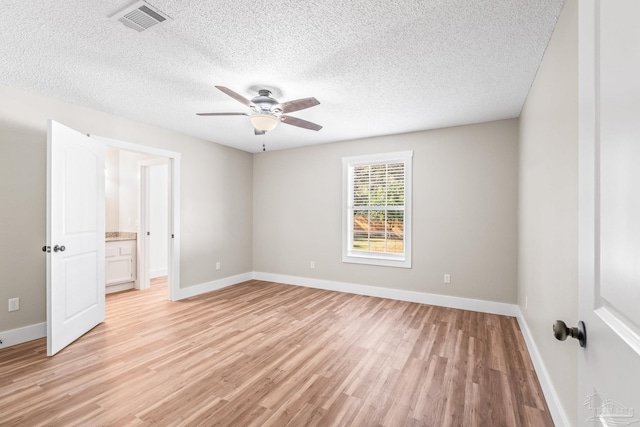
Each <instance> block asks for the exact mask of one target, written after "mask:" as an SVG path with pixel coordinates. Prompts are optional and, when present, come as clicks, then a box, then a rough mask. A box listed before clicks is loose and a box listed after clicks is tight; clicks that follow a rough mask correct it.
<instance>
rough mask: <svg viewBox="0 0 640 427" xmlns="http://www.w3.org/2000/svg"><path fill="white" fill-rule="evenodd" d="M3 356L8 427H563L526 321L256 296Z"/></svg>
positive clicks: (115, 322)
mask: <svg viewBox="0 0 640 427" xmlns="http://www.w3.org/2000/svg"><path fill="white" fill-rule="evenodd" d="M167 293H168V290H167V286H166V281H164V280H163V279H154V280H153V281H152V286H151V289H149V290H147V291H127V292H120V293H115V294H110V295H108V296H107V318H106V320H105V322H103V323H102V324H100V325H98V326H97V327H95V328H94V329H92V330H91V331H89V332H88V333H87V334H85V335H84V336H83V337H81V338H80V339H79V340H78V341H76V342H75V343H73V344H72V345H70V346H69V347H67V348H66V349H64V350H63V351H61V352H60V353H59V354H57V355H56V356H54V357H51V358H48V357H47V356H46V342H45V340H44V339H40V340H35V341H31V342H28V343H25V344H21V345H18V346H14V347H11V348H7V349H3V350H0V378H1V382H0V420H1V422H0V424H2V425H3V426H5V425H6V426H25V425H28V426H34V427H35V426H65V427H66V426H87V425H114V426H158V425H160V426H207V427H208V426H260V427H262V426H278V427H281V426H295V427H297V426H346V425H349V426H366V427H396V426H438V427H440V426H479V427H483V426H536V427H537V426H552V425H553V422H552V420H551V417H550V415H549V411H548V408H547V406H546V403H545V401H544V398H543V395H542V391H541V389H540V385H539V383H538V380H537V377H536V375H535V371H534V369H533V364H532V363H531V360H530V357H529V355H528V353H527V350H526V346H525V343H524V339H523V338H522V334H521V332H520V329H519V327H518V324H517V321H516V319H515V318H511V317H505V316H496V315H490V314H484V313H477V312H471V311H464V310H456V309H451V308H445V307H436V306H429V305H424V304H416V303H408V302H403V301H396V300H388V299H382V298H373V297H367V296H362V295H353V294H345V293H338V292H331V291H325V290H318V289H310V288H305V287H296V286H289V285H282V284H277V283H271V282H262V281H254V280H252V281H248V282H245V283H242V284H239V285H235V286H232V287H229V288H224V289H220V290H218V291H215V292H211V293H208V294H205V295H200V296H197V297H193V298H189V299H186V300H183V301H178V302H170V301H168V300H167Z"/></svg>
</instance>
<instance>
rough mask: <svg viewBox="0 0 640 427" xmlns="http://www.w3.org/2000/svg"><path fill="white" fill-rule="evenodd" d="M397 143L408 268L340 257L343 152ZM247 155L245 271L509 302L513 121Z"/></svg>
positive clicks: (513, 243)
mask: <svg viewBox="0 0 640 427" xmlns="http://www.w3.org/2000/svg"><path fill="white" fill-rule="evenodd" d="M403 150H413V151H414V156H413V179H414V181H413V188H414V193H413V268H411V269H402V268H393V267H377V266H368V265H357V264H347V263H343V262H342V252H341V244H342V236H341V230H342V225H341V209H342V208H341V206H342V160H341V159H342V157H343V156H352V155H360V154H370V153H384V152H392V151H403ZM253 163H254V175H253V186H254V206H253V213H254V218H253V222H254V240H253V242H254V246H253V258H254V264H253V268H254V271H258V272H265V273H274V274H282V275H291V276H298V277H309V278H319V279H325V280H333V281H341V282H348V283H354V284H366V285H372V286H380V287H388V288H396V289H402V290H408V291H416V292H427V293H436V294H446V295H452V296H460V297H466V298H476V299H483V300H490V301H499V302H505V303H515V302H516V280H517V272H516V268H517V204H518V202H517V188H518V184H517V180H518V168H517V165H518V122H517V120H504V121H498V122H492V123H483V124H476V125H469V126H461V127H453V128H447V129H439V130H434V131H425V132H417V133H410V134H403V135H393V136H385V137H378V138H369V139H363V140H357V141H347V142H340V143H335V144H325V145H318V146H313V147H306V148H299V149H293V150H284V151H276V152H266V153H259V154H256V155H254V161H253ZM310 261H315V267H316V268H315V269H313V270H312V269H310V267H309V264H310ZM445 273H449V274H451V282H452V283H451V284H448V285H445V284H443V274H445Z"/></svg>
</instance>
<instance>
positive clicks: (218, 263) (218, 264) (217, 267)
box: [216, 261, 220, 270]
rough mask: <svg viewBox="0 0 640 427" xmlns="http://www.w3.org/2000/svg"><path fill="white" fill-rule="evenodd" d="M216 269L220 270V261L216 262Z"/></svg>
mask: <svg viewBox="0 0 640 427" xmlns="http://www.w3.org/2000/svg"><path fill="white" fill-rule="evenodd" d="M216 270H220V261H218V262H216Z"/></svg>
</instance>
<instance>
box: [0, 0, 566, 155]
mask: <svg viewBox="0 0 640 427" xmlns="http://www.w3.org/2000/svg"><path fill="white" fill-rule="evenodd" d="M132 3H133V1H132V0H103V1H101V2H97V1H78V0H57V1H47V0H39V1H36V0H4V1H3V2H2V6H1V9H0V47H1V49H0V52H2V54H1V60H0V83H2V84H5V85H8V86H13V87H17V88H21V89H25V90H28V91H32V92H36V93H40V94H43V95H47V96H50V97H54V98H58V99H61V100H64V101H68V102H72V103H75V104H80V105H84V106H88V107H92V108H94V109H97V110H101V111H104V112H108V113H112V114H116V115H119V116H124V117H128V118H131V119H135V120H139V121H142V122H146V123H151V124H155V125H158V126H162V127H165V128H170V129H174V130H177V131H180V132H183V133H185V134H189V135H193V136H197V137H200V138H203V139H206V140H210V141H215V142H218V143H220V144H224V145H228V146H232V147H236V148H239V149H242V150H246V151H250V152H257V151H261V149H262V143H263V142H265V143H266V145H267V149H269V150H275V149H283V148H291V147H298V146H303V145H311V144H320V143H326V142H334V141H342V140H348V139H355V138H362V137H369V136H376V135H387V134H396V133H403V132H411V131H418V130H424V129H433V128H440V127H447V126H454V125H461V124H468V123H476V122H484V121H491V120H499V119H505V118H512V117H517V116H518V115H519V114H520V110H521V109H522V105H523V103H524V101H525V99H526V96H527V93H528V91H529V87H530V86H531V83H532V81H533V78H534V76H535V73H536V71H537V69H538V66H539V64H540V61H541V58H542V55H543V53H544V50H545V48H546V46H547V43H548V41H549V38H550V37H551V33H552V31H553V28H554V25H555V23H556V20H557V17H558V15H559V14H560V10H561V8H562V3H563V1H562V0H422V1H418V0H411V1H404V0H394V1H384V2H382V1H377V0H376V1H372V0H348V1H347V0H333V1H330V2H329V1H324V2H323V1H319V2H309V1H308V0H278V1H274V0H216V1H202V0H198V1H196V0H150V2H149V3H150V4H151V5H153V6H155V7H156V8H158V9H160V10H161V11H163V12H165V13H166V14H168V15H169V16H170V17H171V18H173V21H170V22H169V23H167V24H164V25H162V26H158V27H157V28H154V29H150V30H148V31H146V32H142V33H138V32H136V31H134V30H131V29H129V28H127V27H125V26H124V25H123V24H121V23H119V22H117V21H114V20H110V19H108V16H110V15H112V14H113V13H115V12H117V11H118V10H120V9H121V8H123V7H125V6H128V5H130V4H132ZM214 85H220V86H227V87H228V88H230V89H232V90H234V91H236V92H238V93H240V94H242V95H244V96H246V97H247V98H251V97H252V96H255V95H256V93H252V92H251V91H250V90H249V88H250V87H253V86H256V85H267V86H272V87H277V88H278V89H280V91H281V93H282V96H281V97H280V98H278V99H279V100H280V101H288V100H292V99H297V98H305V97H310V96H315V97H316V98H317V99H318V100H319V101H320V103H321V104H320V105H319V106H316V107H313V108H310V109H307V110H302V111H297V112H294V113H291V115H292V116H295V117H299V118H302V119H305V120H308V121H312V122H315V123H318V124H321V125H323V126H324V128H323V129H322V130H320V131H319V132H314V131H310V130H306V129H300V128H297V127H293V126H287V125H284V124H281V125H280V126H278V127H277V128H276V129H275V130H273V131H272V132H270V133H268V134H267V135H265V136H264V137H263V136H255V135H254V134H253V130H252V127H251V125H250V123H249V120H248V118H247V117H243V116H231V117H199V116H196V114H195V113H198V112H227V111H231V112H245V111H248V109H247V108H246V107H244V106H243V105H242V104H240V103H238V102H237V101H234V100H233V99H231V98H229V97H228V96H226V95H225V94H224V93H222V92H220V91H218V90H217V89H215V88H214Z"/></svg>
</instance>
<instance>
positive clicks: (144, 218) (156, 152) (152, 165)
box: [91, 135, 180, 301]
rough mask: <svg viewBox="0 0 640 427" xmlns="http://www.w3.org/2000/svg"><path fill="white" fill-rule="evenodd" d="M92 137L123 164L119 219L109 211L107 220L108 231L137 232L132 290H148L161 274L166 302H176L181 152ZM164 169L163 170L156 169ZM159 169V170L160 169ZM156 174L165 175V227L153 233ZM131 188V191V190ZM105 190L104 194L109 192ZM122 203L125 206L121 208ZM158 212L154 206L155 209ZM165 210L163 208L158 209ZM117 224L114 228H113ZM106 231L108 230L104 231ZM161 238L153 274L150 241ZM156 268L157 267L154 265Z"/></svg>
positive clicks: (178, 277) (178, 278) (178, 285)
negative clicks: (123, 187) (160, 258)
mask: <svg viewBox="0 0 640 427" xmlns="http://www.w3.org/2000/svg"><path fill="white" fill-rule="evenodd" d="M91 137H92V138H94V139H96V140H98V141H100V142H102V143H104V144H105V148H106V150H107V152H109V151H111V152H117V153H118V154H119V156H122V157H123V158H124V161H119V163H120V164H122V165H123V166H124V167H125V168H126V169H127V172H126V177H125V178H124V179H125V180H127V184H126V185H127V186H128V189H127V190H125V194H124V195H123V196H122V197H120V196H119V197H118V203H119V206H118V214H117V216H118V220H117V221H115V219H114V216H115V214H114V213H113V212H112V213H111V214H110V215H109V214H107V216H108V217H109V216H111V222H109V218H107V221H106V222H107V228H108V227H109V226H111V227H114V226H117V227H118V228H121V229H123V230H122V231H125V232H135V233H136V245H135V246H136V256H135V264H136V268H137V275H136V276H135V281H134V286H133V288H134V289H140V290H143V289H148V288H149V284H150V279H151V277H152V276H154V275H157V274H160V273H162V274H163V275H166V277H167V283H168V289H169V295H168V299H169V300H171V301H175V300H176V297H177V293H178V291H177V290H178V289H179V287H180V284H179V280H180V274H179V273H180V270H179V268H180V266H179V248H180V241H179V238H180V236H179V233H178V231H179V220H180V216H179V211H180V192H179V176H180V153H175V152H171V151H165V150H161V149H157V148H153V147H147V146H142V145H137V144H132V143H128V142H124V141H119V140H114V139H110V138H104V137H99V136H93V135H92V136H91ZM157 166H163V168H156V167H157ZM161 169H162V170H161ZM158 173H160V174H162V173H164V174H165V175H164V181H165V183H164V186H165V187H164V188H165V190H164V191H165V192H166V193H165V194H166V199H165V203H166V210H165V211H164V213H165V214H166V215H165V218H164V219H163V221H164V223H165V224H166V228H164V227H162V226H161V227H162V228H164V229H162V230H159V231H155V232H154V231H152V230H151V228H150V227H151V225H152V220H154V219H157V218H153V215H151V209H153V207H152V206H151V204H150V203H151V199H152V192H153V191H154V185H153V181H154V180H153V177H154V175H155V176H156V178H157V175H158ZM132 188H133V190H132ZM108 190H109V189H108V188H106V191H107V192H108ZM123 204H125V205H126V206H124V205H123ZM156 209H157V207H156ZM160 209H165V208H162V207H161V208H160ZM114 224H117V225H114ZM107 231H108V230H107ZM151 236H153V237H155V239H158V240H162V239H164V244H165V245H166V251H165V252H164V253H165V254H164V255H162V256H163V257H164V260H165V262H164V263H163V264H164V266H161V267H158V268H156V269H155V272H152V270H151V269H152V258H151V256H152V254H151V248H152V247H154V246H156V244H155V243H154V242H152V241H150V237H151ZM156 267H157V266H156Z"/></svg>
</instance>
